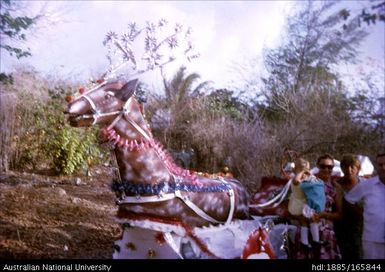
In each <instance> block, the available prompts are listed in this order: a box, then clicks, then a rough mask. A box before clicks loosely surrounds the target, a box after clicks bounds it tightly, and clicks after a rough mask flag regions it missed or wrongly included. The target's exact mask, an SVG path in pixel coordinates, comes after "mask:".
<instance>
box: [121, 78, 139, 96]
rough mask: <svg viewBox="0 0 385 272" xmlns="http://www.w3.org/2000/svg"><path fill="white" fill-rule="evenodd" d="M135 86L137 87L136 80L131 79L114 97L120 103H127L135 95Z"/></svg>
mask: <svg viewBox="0 0 385 272" xmlns="http://www.w3.org/2000/svg"><path fill="white" fill-rule="evenodd" d="M137 85H138V79H133V80H131V81H129V82H127V83H126V84H124V86H123V87H122V88H121V89H120V91H119V92H118V93H117V94H116V97H117V98H119V99H120V100H122V101H127V100H128V99H129V98H130V97H131V96H132V95H133V94H134V93H135V90H136V86H137Z"/></svg>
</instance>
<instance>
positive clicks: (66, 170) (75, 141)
mask: <svg viewBox="0 0 385 272" xmlns="http://www.w3.org/2000/svg"><path fill="white" fill-rule="evenodd" d="M50 133H52V134H50V135H49V137H48V138H49V139H50V141H49V142H48V145H47V148H46V152H47V154H51V155H52V158H53V165H54V166H55V170H56V171H57V173H59V174H66V175H69V174H73V173H74V172H76V171H77V170H79V169H80V168H81V167H84V166H86V165H87V163H90V162H91V161H92V160H94V158H98V155H100V152H99V150H98V148H97V147H96V146H93V144H94V143H95V142H96V139H95V134H92V133H89V131H87V132H86V133H84V131H80V132H79V130H76V129H74V128H71V127H69V126H65V127H63V128H61V129H59V130H57V131H50Z"/></svg>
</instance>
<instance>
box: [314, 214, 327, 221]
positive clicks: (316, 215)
mask: <svg viewBox="0 0 385 272" xmlns="http://www.w3.org/2000/svg"><path fill="white" fill-rule="evenodd" d="M321 218H325V213H324V212H320V213H315V214H314V215H313V220H314V221H315V222H319V221H320V219H321Z"/></svg>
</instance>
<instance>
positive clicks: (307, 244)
mask: <svg viewBox="0 0 385 272" xmlns="http://www.w3.org/2000/svg"><path fill="white" fill-rule="evenodd" d="M334 163H335V159H334V158H333V157H332V156H331V155H329V154H325V155H323V156H320V157H319V158H318V160H317V168H318V173H316V174H315V175H313V174H311V172H310V165H309V162H308V161H306V160H305V159H304V158H298V159H297V161H296V162H295V168H294V176H293V178H292V181H291V195H290V198H289V213H290V214H291V216H292V218H291V219H292V220H294V221H296V222H297V223H298V225H299V227H298V231H297V235H296V241H295V243H294V248H293V249H294V250H293V251H294V254H293V256H292V257H293V258H296V259H304V258H311V259H345V260H356V259H385V153H381V154H378V155H377V156H376V161H375V166H376V170H377V175H376V176H372V177H361V176H359V172H360V169H361V162H360V160H359V159H358V156H355V155H352V154H348V155H345V156H343V158H342V159H341V162H340V167H341V170H342V172H343V176H342V177H341V176H335V175H332V171H333V168H334V166H335V165H334ZM320 184H322V186H321V185H320ZM320 188H322V190H321V191H322V192H323V193H320ZM308 232H310V234H311V235H309V234H308ZM310 237H311V239H310Z"/></svg>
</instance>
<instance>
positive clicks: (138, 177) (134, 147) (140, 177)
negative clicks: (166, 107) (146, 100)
mask: <svg viewBox="0 0 385 272" xmlns="http://www.w3.org/2000/svg"><path fill="white" fill-rule="evenodd" d="M130 116H132V115H131V112H130ZM129 118H131V119H130V120H131V121H134V123H135V124H137V125H138V126H139V127H140V128H141V129H142V130H143V132H144V134H142V133H141V132H140V131H138V130H137V129H136V128H135V127H134V126H133V124H132V122H129V121H128V120H127V118H125V117H122V118H121V119H120V120H119V121H118V122H117V123H116V124H115V125H114V126H113V127H112V128H109V127H107V128H104V129H103V130H102V135H103V136H104V139H105V140H108V141H110V142H112V143H113V144H114V147H115V149H114V151H115V156H116V160H117V163H118V166H119V171H120V176H121V178H122V179H123V180H127V181H129V182H135V183H160V182H168V181H171V180H172V179H175V177H182V178H183V179H186V178H187V179H189V180H192V181H195V180H196V175H195V174H191V173H190V171H188V170H185V169H182V168H180V167H178V166H177V165H176V164H175V162H174V160H173V159H172V157H171V156H170V154H169V153H168V152H167V151H166V150H165V149H164V148H163V146H162V144H161V143H159V142H158V141H156V140H155V139H154V138H153V136H152V134H151V132H150V130H149V129H148V125H147V124H146V122H145V120H144V118H143V116H142V115H141V114H140V115H139V114H135V115H134V116H133V117H129Z"/></svg>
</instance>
